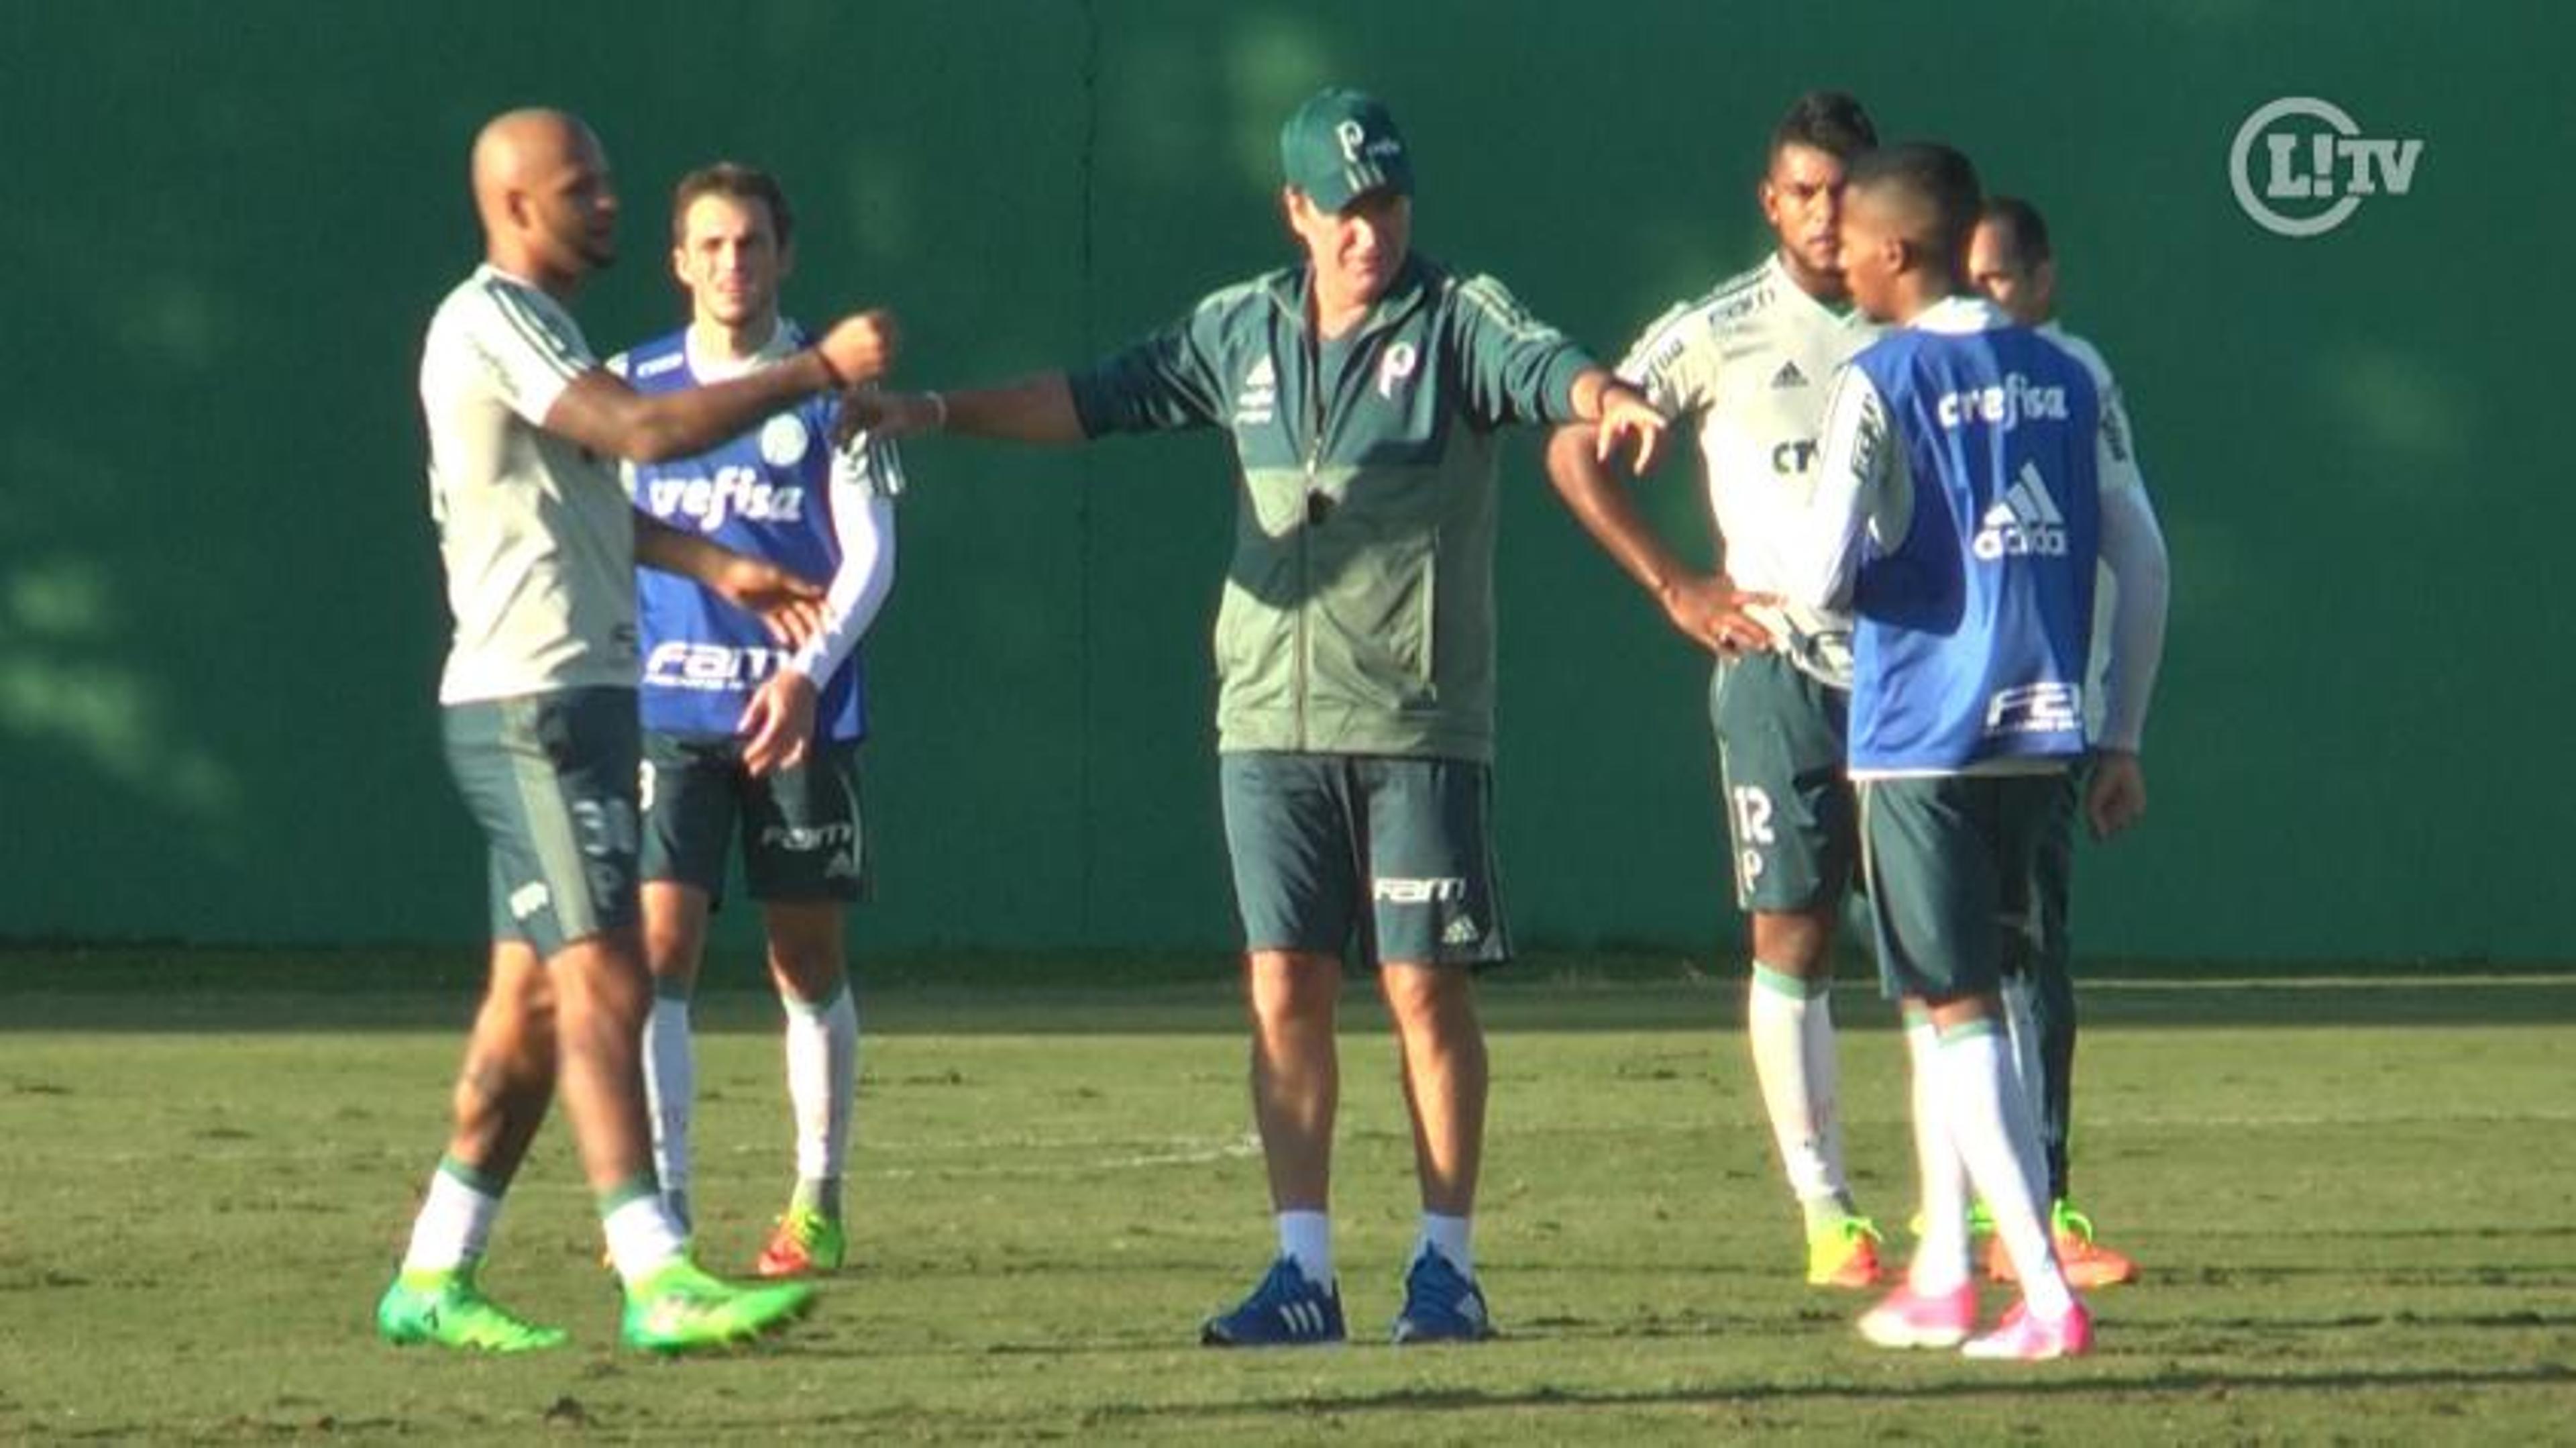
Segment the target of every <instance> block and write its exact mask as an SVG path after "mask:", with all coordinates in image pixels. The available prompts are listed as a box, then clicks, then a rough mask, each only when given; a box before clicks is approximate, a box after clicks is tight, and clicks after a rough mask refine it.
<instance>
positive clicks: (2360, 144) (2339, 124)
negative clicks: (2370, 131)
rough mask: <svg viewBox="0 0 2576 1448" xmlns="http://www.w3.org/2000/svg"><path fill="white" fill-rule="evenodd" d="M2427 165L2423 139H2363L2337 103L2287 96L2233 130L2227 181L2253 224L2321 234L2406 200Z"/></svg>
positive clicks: (2293, 233)
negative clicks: (2387, 202)
mask: <svg viewBox="0 0 2576 1448" xmlns="http://www.w3.org/2000/svg"><path fill="white" fill-rule="evenodd" d="M2422 159H2424V142H2423V139H2422V138H2421V137H2417V136H2405V137H2392V136H2369V135H2364V134H2362V129H2361V124H2360V123H2359V122H2358V121H2355V120H2354V119H2353V118H2352V116H2351V114H2350V113H2349V112H2347V111H2345V110H2344V108H2343V107H2341V106H2338V105H2336V104H2335V103H2334V102H2332V101H2322V100H2318V99H2317V98H2316V97H2314V96H2283V97H2281V98H2280V99H2279V100H2276V101H2268V102H2266V103H2264V104H2263V105H2260V106H2257V107H2255V108H2254V113H2253V114H2252V115H2250V116H2247V117H2246V118H2245V123H2244V124H2243V125H2241V126H2239V127H2237V128H2236V144H2235V145H2233V146H2231V147H2229V148H2228V151H2227V180H2228V184H2229V185H2231V186H2233V187H2234V188H2235V190H2236V204H2237V205H2238V206H2240V207H2243V208H2244V210H2245V214H2246V215H2247V216H2249V217H2252V218H2253V220H2254V224H2255V225H2257V226H2260V227H2262V228H2263V229H2264V230H2265V231H2269V232H2272V233H2273V234H2275V235H2277V236H2290V237H2302V236H2320V235H2323V234H2324V233H2326V232H2329V231H2332V230H2334V229H2335V228H2336V227H2338V226H2341V225H2343V224H2344V223H2345V222H2346V221H2349V220H2351V219H2352V214H2353V213H2354V212H2356V211H2358V210H2360V209H2361V203H2362V202H2364V201H2366V200H2369V199H2371V198H2373V197H2379V196H2403V195H2405V194H2406V192H2407V188H2409V187H2411V186H2413V185H2414V184H2415V163H2416V162H2418V161H2421V160H2422Z"/></svg>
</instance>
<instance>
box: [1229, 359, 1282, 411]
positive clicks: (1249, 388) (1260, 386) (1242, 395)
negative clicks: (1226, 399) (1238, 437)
mask: <svg viewBox="0 0 2576 1448" xmlns="http://www.w3.org/2000/svg"><path fill="white" fill-rule="evenodd" d="M1278 411H1279V373H1278V370H1277V369H1276V368H1274V367H1272V366H1271V365H1270V359H1269V358H1267V357H1264V358H1262V359H1261V360H1260V361H1258V362H1255V363H1253V364H1252V370H1251V371H1249V372H1246V373H1245V374H1243V390H1242V391H1241V392H1238V393H1236V394H1235V398H1234V422H1235V425H1236V426H1237V427H1259V426H1260V425H1261V424H1263V423H1265V422H1268V421H1270V419H1271V418H1273V417H1275V416H1277V415H1278Z"/></svg>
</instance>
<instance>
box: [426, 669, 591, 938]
mask: <svg viewBox="0 0 2576 1448" xmlns="http://www.w3.org/2000/svg"><path fill="white" fill-rule="evenodd" d="M638 728H639V726H638V725H637V723H636V717H635V691H634V690H633V689H617V688H593V689H566V690H563V691H560V692H557V693H549V694H528V695H523V696H521V697H519V698H515V699H494V700H487V701H483V702H479V703H472V704H457V705H452V706H450V707H449V708H447V709H446V710H444V711H443V717H442V719H441V732H442V733H443V734H444V735H445V742H446V747H447V767H448V770H449V772H450V773H452V774H453V775H455V777H456V788H457V790H458V792H459V793H461V794H463V795H464V796H465V807H466V808H467V809H468V810H470V811H472V813H473V815H474V822H475V823H476V824H479V825H481V826H482V827H483V837H484V839H485V840H486V841H487V842H489V844H490V847H491V870H490V874H491V885H492V902H491V911H492V938H493V939H495V940H525V941H527V942H528V943H529V944H531V945H533V946H534V947H536V951H537V954H538V956H539V957H540V958H548V959H550V958H552V957H553V956H554V955H555V953H556V952H558V951H560V950H562V949H563V948H564V947H565V946H567V945H570V944H572V943H574V942H575V941H578V940H583V939H587V938H588V937H590V936H593V935H597V934H599V933H601V932H602V931H607V930H615V929H620V928H624V927H628V926H632V925H633V924H635V922H636V920H637V918H638V915H639V907H638V905H637V902H636V894H635V849H636V838H635V761H636V755H637V748H638V744H637V734H638Z"/></svg>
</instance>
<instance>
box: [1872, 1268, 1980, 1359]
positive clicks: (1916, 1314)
mask: <svg viewBox="0 0 2576 1448" xmlns="http://www.w3.org/2000/svg"><path fill="white" fill-rule="evenodd" d="M1976 1326H1977V1289H1976V1288H1975V1287H1973V1286H1970V1285H1968V1284H1967V1283H1964V1282H1963V1283H1961V1284H1959V1289H1958V1290H1957V1291H1955V1292H1942V1293H1934V1294H1931V1295H1928V1296H1927V1295H1925V1294H1922V1293H1918V1292H1916V1291H1915V1290H1914V1288H1913V1287H1912V1285H1910V1284H1909V1285H1906V1286H1902V1287H1899V1288H1897V1289H1896V1290H1895V1291H1894V1292H1891V1293H1889V1294H1887V1295H1886V1296H1885V1297H1882V1298H1880V1299H1879V1302H1878V1305H1877V1306H1876V1307H1873V1308H1871V1309H1870V1310H1869V1311H1867V1312H1864V1313H1862V1314H1861V1315H1860V1335H1861V1336H1863V1337H1865V1338H1868V1339H1869V1340H1870V1341H1871V1342H1873V1343H1876V1344H1878V1345H1879V1346H1880V1347H1957V1346H1958V1345H1959V1344H1961V1343H1963V1342H1966V1341H1967V1340H1968V1334H1969V1333H1971V1332H1973V1331H1975V1330H1976Z"/></svg>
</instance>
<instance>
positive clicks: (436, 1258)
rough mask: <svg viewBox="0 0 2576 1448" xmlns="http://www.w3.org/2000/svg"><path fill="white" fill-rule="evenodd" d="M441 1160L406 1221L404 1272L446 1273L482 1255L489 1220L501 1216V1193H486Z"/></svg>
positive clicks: (487, 1239)
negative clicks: (415, 1213) (407, 1236)
mask: <svg viewBox="0 0 2576 1448" xmlns="http://www.w3.org/2000/svg"><path fill="white" fill-rule="evenodd" d="M460 1170H462V1169H461V1168H459V1167H457V1166H456V1165H454V1164H453V1163H450V1162H445V1161H442V1162H440V1163H439V1164H438V1170H436V1171H434V1172H432V1173H430V1177H429V1194H428V1196H426V1197H425V1198H423V1199H422V1201H421V1204H420V1215H419V1216H417V1217H414V1218H413V1219H412V1223H411V1246H410V1248H409V1249H408V1250H407V1251H405V1252H404V1253H403V1262H402V1270H404V1271H405V1272H447V1271H452V1270H454V1269H455V1268H456V1267H458V1266H459V1265H461V1264H463V1263H465V1262H467V1261H469V1260H472V1259H474V1258H477V1257H480V1256H482V1255H483V1249H484V1247H485V1246H486V1245H487V1244H488V1243H489V1242H490V1241H491V1240H492V1222H493V1220H494V1219H495V1218H497V1217H499V1216H500V1214H501V1194H500V1193H499V1192H498V1191H488V1190H485V1189H484V1187H483V1186H478V1185H476V1184H475V1183H473V1182H470V1181H468V1180H466V1179H465V1177H463V1176H461V1175H459V1174H458V1173H459V1172H460Z"/></svg>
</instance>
